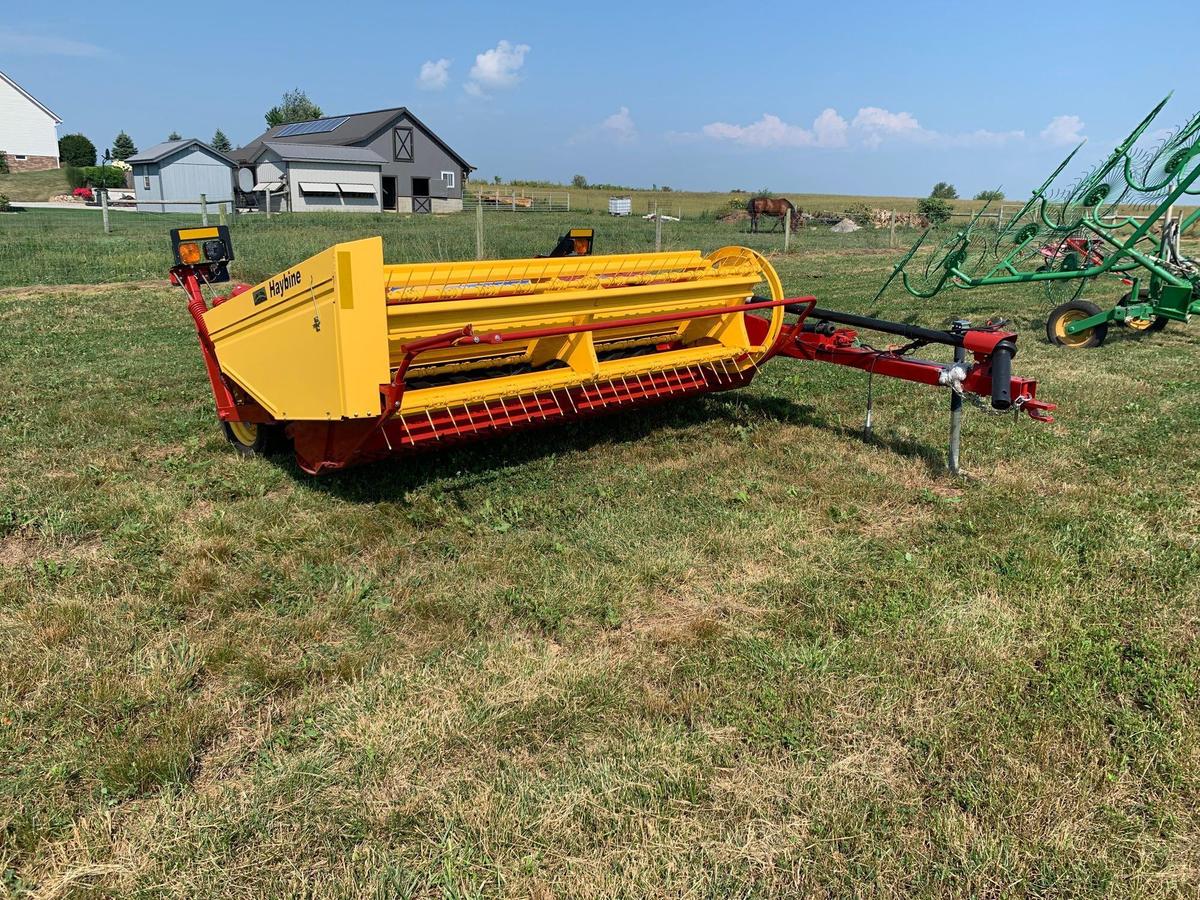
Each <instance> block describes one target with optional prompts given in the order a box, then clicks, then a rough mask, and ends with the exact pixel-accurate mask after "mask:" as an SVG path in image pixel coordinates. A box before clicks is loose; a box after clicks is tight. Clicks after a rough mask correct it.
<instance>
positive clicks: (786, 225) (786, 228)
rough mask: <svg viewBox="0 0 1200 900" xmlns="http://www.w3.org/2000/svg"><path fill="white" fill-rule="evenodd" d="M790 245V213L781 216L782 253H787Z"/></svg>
mask: <svg viewBox="0 0 1200 900" xmlns="http://www.w3.org/2000/svg"><path fill="white" fill-rule="evenodd" d="M791 243H792V216H791V213H784V214H783V252H784V253H787V252H788V246H789V245H790V244H791Z"/></svg>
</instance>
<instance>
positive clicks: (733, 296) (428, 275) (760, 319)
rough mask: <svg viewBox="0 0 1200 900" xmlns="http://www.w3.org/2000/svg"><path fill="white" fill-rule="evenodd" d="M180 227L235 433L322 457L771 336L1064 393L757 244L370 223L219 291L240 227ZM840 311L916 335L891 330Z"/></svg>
mask: <svg viewBox="0 0 1200 900" xmlns="http://www.w3.org/2000/svg"><path fill="white" fill-rule="evenodd" d="M172 240H173V245H174V253H175V266H174V267H173V268H172V269H171V281H172V283H173V284H178V285H180V286H182V287H183V288H184V290H185V291H186V292H187V294H188V301H189V302H188V309H189V311H190V312H191V314H192V318H193V320H194V321H195V324H196V330H197V332H198V335H199V338H200V346H201V350H202V352H203V354H204V360H205V363H206V365H207V368H208V375H209V380H210V382H211V384H212V389H213V395H214V396H215V398H216V404H217V414H218V416H219V417H220V419H221V422H222V423H223V425H224V428H225V432H226V435H227V437H228V438H229V440H230V442H231V443H232V444H233V445H234V447H236V448H237V449H238V450H239V451H241V452H242V453H246V454H252V453H260V452H264V451H266V450H267V449H268V448H269V447H270V446H271V445H272V444H274V443H276V442H277V441H279V440H281V439H284V438H286V439H289V440H290V441H291V443H292V445H293V446H294V448H295V452H296V458H297V460H298V462H299V464H300V467H301V468H302V469H304V471H306V472H309V473H313V474H316V473H320V472H327V471H332V470H336V469H341V468H343V467H345V466H348V465H352V464H356V463H360V462H366V461H369V460H375V459H379V458H382V457H385V456H389V455H393V454H403V453H407V452H411V451H414V450H418V449H422V448H436V447H445V446H449V445H451V444H453V443H456V442H461V441H466V440H470V439H474V438H479V437H486V436H487V435H490V434H494V433H497V432H503V431H507V430H510V429H516V428H524V427H527V426H534V425H548V424H551V423H554V422H561V421H564V420H568V419H577V418H583V417H587V416H591V415H593V414H596V413H600V412H608V411H617V410H629V409H632V408H634V407H638V406H643V405H646V404H649V403H655V402H659V401H663V400H670V399H675V398H682V397H687V396H692V395H696V394H703V393H708V392H712V391H724V390H729V389H732V388H739V387H743V386H744V385H746V384H749V383H750V380H751V379H752V378H753V377H754V375H755V374H756V373H757V372H758V369H759V367H760V366H762V365H763V364H764V363H766V362H767V361H768V360H770V359H772V358H774V357H776V356H790V357H793V358H796V359H807V360H817V361H821V362H830V363H836V364H839V365H848V366H854V367H856V368H859V369H863V370H866V371H868V372H871V373H872V374H874V375H883V376H891V377H897V378H903V379H907V380H910V381H918V382H924V383H926V384H931V385H945V386H948V387H950V388H951V389H952V390H954V391H955V395H956V397H961V395H962V394H963V393H969V394H978V395H982V396H985V397H990V399H991V405H992V406H993V407H994V408H996V409H1013V408H1017V409H1024V410H1025V411H1026V412H1028V413H1029V414H1030V415H1031V416H1033V417H1034V418H1037V419H1048V418H1049V417H1048V416H1047V415H1046V411H1048V410H1050V409H1053V407H1052V406H1050V405H1049V404H1046V403H1043V402H1041V401H1039V400H1037V399H1036V391H1037V383H1036V382H1034V381H1029V380H1026V379H1021V378H1015V377H1013V376H1012V374H1011V369H1010V364H1011V358H1012V355H1013V354H1014V353H1015V351H1016V347H1015V343H1014V341H1015V339H1016V335H1014V334H1012V333H1010V332H1007V331H1003V330H1000V329H998V328H994V327H990V326H989V327H984V328H974V329H972V328H968V327H965V326H964V327H959V328H956V329H953V330H950V331H937V330H932V329H925V328H919V327H917V326H912V325H905V324H899V323H892V322H885V321H883V320H880V319H872V318H866V317H860V316H852V315H849V314H845V313H837V312H833V311H830V310H822V309H819V308H817V307H816V300H815V298H813V297H792V298H788V297H784V295H783V288H782V286H781V285H780V282H779V278H778V276H777V275H776V274H775V271H774V269H772V268H771V265H770V264H769V263H768V262H767V261H766V260H765V259H763V258H762V257H761V256H760V255H759V254H757V253H755V252H754V251H752V250H747V249H745V248H742V247H726V248H723V249H721V250H717V251H715V252H713V253H710V254H708V255H707V256H705V255H703V254H701V253H699V252H698V251H681V252H666V253H632V254H615V255H611V256H593V255H591V247H592V232H591V230H590V229H573V230H572V231H571V232H569V233H568V234H567V235H565V236H564V238H563V239H562V240H561V241H560V242H559V245H558V246H557V247H556V248H555V250H554V252H553V253H552V254H551V256H549V257H543V258H533V259H502V260H490V261H482V262H429V263H409V264H403V265H385V264H384V262H383V242H382V240H381V239H380V238H368V239H365V240H358V241H350V242H347V243H342V244H336V245H334V246H333V247H331V248H329V249H328V250H326V251H325V252H323V253H319V254H317V255H316V256H314V257H312V258H310V259H307V260H305V261H303V262H301V263H298V264H297V265H295V266H293V267H291V268H289V269H287V270H286V271H284V272H281V273H279V274H278V275H276V276H274V277H273V278H269V279H267V280H266V281H264V282H262V283H261V284H258V285H243V284H239V285H237V286H236V287H235V288H234V289H233V290H232V291H231V292H230V293H229V295H228V296H221V297H216V298H215V299H214V300H213V301H212V303H211V305H210V304H209V303H208V302H206V300H205V296H204V292H203V288H204V286H205V285H207V284H212V283H217V282H223V281H228V280H229V273H228V267H229V263H230V262H231V261H232V260H233V246H232V243H231V242H230V237H229V232H228V230H227V229H226V228H224V227H213V228H209V227H204V228H184V229H178V230H176V231H174V232H172ZM836 324H840V325H843V326H844V325H850V326H853V327H855V328H868V329H873V330H876V331H883V332H885V333H890V334H897V335H902V336H904V337H906V338H908V339H909V343H908V344H906V345H905V346H903V347H900V348H893V349H889V350H877V349H874V348H872V347H869V346H865V345H860V344H859V343H858V341H857V336H856V332H855V331H853V330H851V329H850V328H847V327H836ZM927 344H946V345H949V346H952V347H954V348H956V350H955V355H956V362H954V363H938V362H931V361H927V360H921V359H914V358H911V357H909V356H908V354H909V353H910V352H912V350H914V349H916V348H918V347H921V346H925V345H927ZM968 352H969V353H971V354H973V359H972V361H970V362H967V361H966V354H967V353H968Z"/></svg>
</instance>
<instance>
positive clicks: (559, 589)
mask: <svg viewBox="0 0 1200 900" xmlns="http://www.w3.org/2000/svg"><path fill="white" fill-rule="evenodd" d="M36 215H37V216H38V217H36V218H35V214H34V213H25V214H22V215H21V216H15V217H8V218H7V219H5V220H3V222H2V223H0V229H5V230H3V231H0V254H8V255H7V256H5V257H3V259H2V260H0V278H3V279H4V280H5V283H6V284H7V285H8V286H7V287H5V288H3V289H2V290H0V367H2V368H3V371H4V372H5V381H6V385H7V390H8V394H7V398H8V399H7V401H6V402H5V403H4V404H3V405H0V598H2V599H0V873H2V876H3V884H4V887H5V889H6V890H7V891H9V892H10V893H12V894H14V895H22V894H24V893H26V892H28V893H32V894H36V895H40V896H46V897H51V896H53V897H60V896H114V897H126V896H177V897H196V896H246V897H250V896H292V895H305V896H313V897H349V896H356V897H357V896H375V897H405V896H414V897H435V896H436V897H486V896H512V897H539V898H542V897H551V896H562V897H614V896H662V897H679V896H687V897H731V896H736V897H784V896H797V895H821V896H828V895H853V896H885V897H887V896H911V895H913V894H918V895H938V896H945V895H953V896H970V897H980V896H996V897H999V896H1019V895H1038V896H1048V897H1068V896H1122V897H1164V896H1180V897H1184V896H1196V895H1197V893H1198V892H1200V717H1198V710H1197V700H1198V686H1197V681H1198V678H1200V643H1198V641H1197V638H1198V634H1197V631H1198V628H1200V606H1198V603H1197V601H1198V599H1200V543H1198V539H1200V488H1198V486H1197V481H1196V471H1197V465H1198V464H1200V459H1198V454H1197V452H1196V448H1195V439H1194V435H1195V433H1196V429H1197V425H1198V423H1200V399H1198V398H1200V392H1198V390H1197V389H1198V388H1200V380H1198V379H1197V376H1196V356H1197V353H1198V352H1200V346H1198V343H1197V338H1198V337H1200V332H1197V331H1196V330H1195V329H1191V330H1189V329H1188V328H1186V327H1182V326H1172V327H1170V328H1168V329H1167V330H1166V331H1165V332H1163V333H1162V334H1159V335H1149V336H1145V337H1140V338H1139V337H1137V336H1134V335H1130V334H1126V333H1121V332H1118V333H1115V334H1114V335H1113V336H1112V337H1110V339H1109V342H1108V343H1107V344H1106V345H1105V346H1104V347H1102V348H1100V349H1098V350H1091V351H1075V352H1070V351H1061V350H1057V349H1055V348H1052V347H1050V346H1049V345H1048V344H1047V343H1046V342H1045V340H1044V338H1042V337H1041V336H1040V320H1041V316H1042V314H1043V313H1044V312H1045V307H1046V303H1045V301H1044V299H1043V298H1042V297H1041V295H1040V294H1039V293H1037V292H1036V291H1031V292H1029V293H1016V292H998V291H993V292H983V291H980V292H974V293H970V294H966V293H961V292H960V293H958V294H956V295H953V296H949V297H946V298H945V299H942V298H938V300H937V301H936V302H932V303H929V304H927V305H924V306H919V305H917V304H916V303H915V302H912V301H905V300H902V299H900V298H899V296H892V297H891V299H886V300H884V301H882V302H881V306H880V310H879V311H880V312H882V313H885V314H891V315H893V316H895V317H898V318H904V319H913V320H920V321H922V322H925V323H929V324H938V323H942V322H945V321H947V320H949V319H951V318H955V317H958V316H962V315H966V316H968V317H970V318H974V319H976V320H982V319H984V318H986V317H987V316H989V315H995V314H1000V315H1005V316H1007V317H1009V318H1011V319H1012V320H1013V322H1014V324H1015V325H1016V326H1017V327H1018V328H1019V330H1020V331H1021V332H1022V336H1021V339H1020V344H1021V348H1020V354H1019V356H1018V358H1017V360H1016V368H1017V370H1018V371H1019V372H1021V373H1023V374H1027V375H1032V376H1036V377H1038V378H1040V380H1041V389H1042V393H1043V394H1044V395H1045V397H1046V398H1047V399H1050V400H1053V401H1055V402H1057V403H1058V404H1059V406H1060V409H1059V421H1058V422H1057V423H1055V424H1053V425H1048V426H1047V425H1038V424H1036V423H1033V422H1030V421H1027V420H1026V421H1014V420H1013V418H1012V417H1011V416H989V415H984V414H982V413H979V412H977V411H975V410H974V409H972V408H968V415H967V419H966V425H965V438H964V463H965V467H966V468H967V470H968V472H969V474H968V475H966V476H965V477H961V478H958V479H954V478H950V477H948V476H947V475H945V474H944V472H943V469H942V466H941V458H942V452H943V444H944V438H945V431H946V406H947V399H946V395H945V394H944V393H942V392H937V391H933V390H929V389H925V388H919V387H916V386H913V385H905V384H888V383H886V382H884V381H883V380H877V381H876V384H875V392H876V437H875V439H874V440H872V441H870V442H864V441H862V440H861V439H860V437H859V431H858V430H859V427H860V424H861V419H862V412H863V403H864V396H865V386H866V385H865V380H864V378H863V376H862V375H861V373H855V372H850V371H841V370H836V369H834V368H833V367H827V368H821V367H820V366H818V365H817V364H812V363H793V362H789V361H786V360H781V361H778V362H776V363H773V364H771V365H770V366H769V367H766V368H765V369H764V371H763V372H762V374H761V375H760V376H759V377H758V378H757V379H756V380H755V382H754V384H753V385H752V386H751V387H750V388H748V389H745V390H742V391H739V392H735V393H728V394H721V395H714V396H711V397H708V398H705V399H699V400H694V401H690V402H685V403H681V404H678V405H674V406H665V407H661V408H655V409H651V410H643V411H634V412H629V413H622V414H615V415H613V416H611V417H609V418H605V419H602V420H595V421H592V422H589V423H585V424H575V425H571V426H568V427H565V428H561V429H558V430H555V431H547V432H535V433H528V434H524V435H516V436H511V437H508V438H505V439H501V440H497V441H493V442H490V443H484V444H479V445H475V446H473V447H470V448H464V449H459V450H454V451H451V452H444V453H440V454H436V455H430V456H426V457H422V458H417V459H411V460H408V461H403V462H394V463H389V464H386V465H376V466H372V467H368V468H363V469H359V470H355V471H352V472H348V473H346V474H345V475H342V476H337V477H329V478H324V479H319V480H317V479H312V478H308V477H305V476H303V475H301V474H300V473H299V472H298V471H297V470H296V468H295V466H294V465H293V464H292V463H291V462H289V461H288V460H286V459H276V460H274V461H269V460H240V459H238V458H236V457H235V456H234V455H233V454H232V453H231V452H230V451H229V450H228V449H227V447H226V445H225V444H224V442H223V439H222V438H221V435H220V432H219V430H218V428H217V426H216V423H215V418H214V413H213V409H212V397H211V394H210V392H209V390H208V388H207V387H206V384H205V378H204V373H203V367H202V365H201V361H200V357H199V354H198V352H197V349H196V346H195V335H194V332H193V330H192V328H191V326H190V324H189V322H188V318H187V315H186V311H185V309H184V304H183V302H182V298H181V296H180V295H179V294H178V292H177V291H171V290H169V289H167V288H166V287H165V286H163V285H162V284H161V278H162V274H163V271H164V269H165V267H166V265H167V264H168V263H167V256H166V252H165V251H166V242H165V239H164V238H163V236H162V228H163V227H164V221H165V220H161V219H157V218H155V219H153V220H151V219H150V218H149V217H131V219H130V220H129V221H128V222H126V220H124V219H121V220H119V221H117V222H116V223H115V225H116V227H117V231H116V232H115V233H114V234H113V235H112V236H109V237H104V236H103V235H100V236H97V235H96V234H95V232H94V230H93V229H90V228H80V227H79V226H78V224H76V225H74V226H72V225H71V224H69V223H71V222H75V223H78V222H80V221H81V220H79V219H74V220H64V219H61V218H58V217H56V216H54V215H49V214H47V215H45V216H43V215H42V214H36ZM63 215H67V216H71V215H76V216H78V215H87V214H86V213H79V214H76V213H64V214H63ZM26 216H28V217H29V218H25V217H26ZM135 220H136V221H135ZM147 221H151V222H153V223H154V224H153V226H150V225H143V224H139V223H142V222H147ZM576 221H586V222H590V221H594V222H595V223H596V224H597V225H598V226H600V227H601V229H602V230H601V233H600V241H601V245H600V246H601V248H602V249H631V248H634V247H645V246H646V241H647V234H649V235H650V236H649V240H650V241H651V242H652V241H653V237H652V231H651V230H650V229H649V228H648V227H647V226H646V224H645V223H643V222H640V220H639V221H633V222H631V221H622V222H617V221H612V220H609V219H608V218H607V217H601V216H596V217H594V218H591V217H586V216H584V217H579V218H575V217H572V218H570V219H567V218H564V217H562V216H553V215H535V216H527V217H518V218H505V219H503V220H498V221H495V222H494V223H493V222H492V221H489V231H488V234H489V249H490V250H491V251H492V252H494V253H500V252H509V253H518V252H523V253H529V252H535V251H539V250H543V249H544V248H546V247H548V246H549V245H550V242H551V241H552V239H553V238H554V237H555V236H556V234H558V233H560V232H561V231H562V230H563V229H564V228H565V227H566V225H567V224H569V223H572V222H576ZM418 225H419V226H420V227H418ZM375 226H379V227H380V228H381V229H383V230H384V232H385V236H386V240H387V253H388V255H389V257H390V258H392V259H400V258H416V257H421V256H422V255H425V256H434V257H439V258H450V257H452V256H453V255H455V254H459V255H471V254H472V253H473V249H474V248H473V237H472V235H473V221H472V219H471V217H469V216H462V217H449V218H446V219H436V220H426V221H422V222H419V223H418V224H413V223H412V220H396V219H390V220H388V221H387V222H383V221H378V222H377V221H374V220H370V219H362V220H360V219H357V218H355V219H353V220H346V219H337V220H336V222H334V220H319V219H307V220H289V219H286V218H285V219H281V220H277V221H275V222H273V223H272V224H271V225H270V227H269V228H268V225H267V223H265V222H252V223H239V224H238V225H237V227H236V229H237V230H236V232H235V242H237V251H238V260H237V262H236V264H235V274H236V275H237V276H238V277H243V278H255V277H258V276H260V275H264V274H267V273H269V272H273V271H274V270H275V269H278V268H281V267H282V266H283V265H285V264H286V263H288V262H291V261H294V260H295V259H297V258H299V257H301V256H303V255H304V254H305V253H307V252H309V251H310V250H313V249H318V248H321V247H324V246H325V245H326V244H328V243H330V242H332V241H333V240H336V239H340V238H344V237H350V236H355V235H357V234H359V233H360V231H361V229H367V230H368V231H369V230H370V229H371V228H373V227H375ZM21 227H26V228H30V229H35V230H37V231H39V234H40V236H38V237H36V238H22V237H21V233H20V232H19V231H18V229H20V228H21ZM847 237H848V240H841V239H839V240H834V239H835V238H839V236H835V235H829V234H828V233H826V232H821V233H816V232H812V233H808V232H806V233H804V234H802V235H801V236H800V238H799V249H798V250H797V251H796V252H794V253H791V254H789V255H787V256H782V255H778V256H776V257H775V258H774V261H775V263H776V265H777V267H778V269H779V271H780V274H781V276H782V277H783V280H784V283H785V287H786V288H787V289H788V290H789V291H791V292H795V293H809V292H811V293H815V294H817V295H818V296H819V297H820V299H821V302H822V304H823V305H827V306H832V307H835V308H837V307H841V308H846V309H851V310H856V311H864V310H865V309H866V308H867V306H866V298H869V297H870V295H871V294H873V293H874V289H875V287H876V286H877V285H878V284H879V283H880V282H881V280H882V279H883V278H884V277H885V276H886V274H887V272H888V270H889V267H890V265H891V262H892V260H893V258H894V256H895V254H894V253H892V252H890V251H888V250H887V249H886V248H883V247H881V245H880V243H879V242H880V241H881V240H883V241H886V237H882V238H881V236H880V235H879V234H877V233H875V232H867V233H864V232H860V233H858V234H856V235H850V236H847ZM667 239H668V240H669V241H671V242H672V245H677V246H684V245H689V244H695V245H697V246H701V247H704V248H712V247H715V246H719V245H722V244H725V243H731V242H738V241H746V240H750V239H751V236H748V235H742V234H738V233H737V232H736V230H735V229H733V228H732V227H731V226H722V225H719V224H717V223H714V222H712V221H695V222H688V221H687V220H685V222H684V223H682V224H681V225H680V226H679V227H678V228H677V229H676V228H672V229H669V230H668V231H667ZM22 240H24V241H25V243H23V244H20V249H19V250H17V251H14V250H13V249H12V248H13V246H14V244H16V243H19V242H20V241H22ZM768 240H775V238H770V239H768V238H767V237H756V238H753V241H761V242H762V244H760V246H763V247H764V249H766V248H768V247H769V246H772V245H769V244H767V243H766V242H767V241H768ZM281 260H282V261H283V262H282V263H281V262H280V261H281ZM17 262H20V264H21V265H24V266H26V267H27V268H26V269H25V270H24V271H25V273H26V274H25V275H23V276H22V277H24V278H25V279H26V280H25V282H22V283H20V286H16V285H17V284H18V282H17V281H16V278H15V276H13V275H12V274H11V272H12V270H11V268H10V267H11V266H12V265H14V264H15V263H17ZM29 273H34V274H33V275H32V276H31V275H30V274H29ZM94 280H95V281H101V282H106V283H102V284H98V285H92V286H81V285H82V283H85V282H90V281H94ZM1119 290H1120V287H1119V285H1116V284H1115V283H1114V284H1113V285H1112V286H1105V287H1103V288H1101V293H1099V294H1094V296H1097V297H1098V298H1099V299H1111V297H1110V296H1106V294H1105V293H1104V292H1105V291H1107V292H1110V293H1111V294H1112V295H1113V296H1115V293H1116V292H1117V291H1119Z"/></svg>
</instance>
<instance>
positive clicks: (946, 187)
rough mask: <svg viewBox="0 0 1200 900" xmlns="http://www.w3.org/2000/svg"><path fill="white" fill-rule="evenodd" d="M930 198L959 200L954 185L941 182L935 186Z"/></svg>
mask: <svg viewBox="0 0 1200 900" xmlns="http://www.w3.org/2000/svg"><path fill="white" fill-rule="evenodd" d="M929 196H930V197H933V198H935V199H937V200H957V199H958V191H957V190H955V189H954V185H952V184H947V183H946V182H945V181H939V182H938V183H937V184H935V185H934V186H933V190H932V191H930V192H929Z"/></svg>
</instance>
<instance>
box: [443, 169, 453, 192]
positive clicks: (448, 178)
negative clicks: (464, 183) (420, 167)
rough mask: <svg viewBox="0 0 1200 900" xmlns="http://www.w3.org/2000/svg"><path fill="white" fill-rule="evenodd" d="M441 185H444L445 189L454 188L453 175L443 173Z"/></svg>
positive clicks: (451, 173)
mask: <svg viewBox="0 0 1200 900" xmlns="http://www.w3.org/2000/svg"><path fill="white" fill-rule="evenodd" d="M442 184H444V185H446V187H448V188H450V189H451V190H453V188H454V173H453V172H443V173H442Z"/></svg>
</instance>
